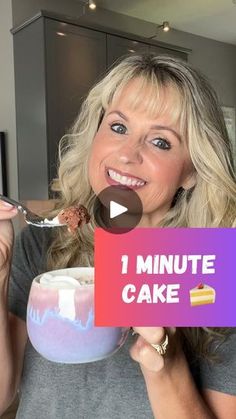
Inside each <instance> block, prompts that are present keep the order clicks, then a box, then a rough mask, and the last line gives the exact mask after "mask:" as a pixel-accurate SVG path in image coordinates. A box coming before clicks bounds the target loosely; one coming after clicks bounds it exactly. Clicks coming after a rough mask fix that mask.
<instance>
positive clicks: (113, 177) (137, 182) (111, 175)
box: [106, 169, 147, 189]
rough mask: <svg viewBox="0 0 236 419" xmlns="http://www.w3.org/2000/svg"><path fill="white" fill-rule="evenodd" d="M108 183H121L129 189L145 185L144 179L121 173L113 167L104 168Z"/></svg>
mask: <svg viewBox="0 0 236 419" xmlns="http://www.w3.org/2000/svg"><path fill="white" fill-rule="evenodd" d="M106 174H107V177H108V179H109V183H110V184H112V185H122V186H125V187H128V188H131V189H137V188H141V187H142V186H144V185H146V183H147V182H146V181H145V180H142V179H138V178H135V177H132V176H126V175H122V174H120V173H118V172H116V171H115V170H113V169H107V170H106Z"/></svg>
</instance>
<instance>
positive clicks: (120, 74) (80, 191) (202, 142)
mask: <svg viewBox="0 0 236 419" xmlns="http://www.w3.org/2000/svg"><path fill="white" fill-rule="evenodd" d="M137 78H138V79H139V80H140V87H139V89H138V90H137V92H136V93H135V96H132V98H127V100H129V101H130V106H131V107H132V108H133V109H136V108H137V107H138V106H140V104H141V103H142V104H143V103H145V106H146V108H147V112H148V113H149V114H150V115H155V116H156V115H158V113H162V112H165V110H166V109H169V108H170V106H172V108H171V114H172V116H173V120H178V121H179V122H180V130H181V134H182V135H183V136H184V138H185V139H186V141H187V144H188V149H189V153H190V157H191V160H192V163H193V166H194V168H195V174H196V184H195V186H194V187H193V188H191V189H190V190H182V189H181V191H176V196H175V197H174V199H173V205H172V207H171V208H170V210H169V211H168V213H167V214H166V216H165V218H164V219H163V220H162V221H161V222H160V224H159V225H158V226H157V227H235V226H236V205H235V204H236V202H235V201H236V182H235V180H236V179H235V172H234V166H233V157H232V149H231V144H230V141H229V138H228V134H227V131H226V127H225V123H224V118H223V114H222V111H221V108H220V105H219V102H218V100H217V97H216V94H215V93H214V91H213V90H212V88H211V87H210V85H209V83H208V81H207V80H206V79H205V77H203V76H202V75H201V74H200V73H199V72H198V71H196V70H194V69H193V68H192V67H191V66H190V65H189V64H188V63H186V62H183V61H181V60H179V59H176V58H172V57H168V56H154V55H151V54H148V55H131V56H128V57H126V58H125V59H123V60H122V61H121V62H120V63H118V64H117V65H115V66H114V67H113V68H112V69H111V70H110V71H109V72H108V73H107V75H106V76H105V77H104V78H103V79H102V80H101V81H100V82H99V83H97V84H96V85H95V86H94V87H93V88H92V89H91V91H90V92H89V94H88V96H87V98H86V100H85V101H84V103H83V105H82V107H81V110H80V113H79V115H78V117H77V119H76V120H75V122H74V125H73V127H72V129H71V132H70V133H68V134H67V135H66V136H64V137H63V138H62V140H61V142H60V146H59V167H58V179H56V181H54V183H53V185H52V190H53V191H56V192H57V198H58V200H57V203H56V206H55V209H54V211H52V212H51V213H50V214H47V215H48V216H54V215H55V214H57V213H58V211H59V210H60V209H62V208H65V207H68V206H71V205H74V204H76V203H78V202H79V203H81V204H83V205H84V206H85V207H86V208H87V209H88V211H89V213H90V214H91V222H90V223H89V224H88V225H86V226H84V227H83V229H79V230H78V232H77V235H75V236H73V235H71V234H70V233H68V231H67V230H66V229H65V230H64V229H58V230H57V231H56V233H54V236H53V240H52V243H51V246H50V248H49V250H48V259H47V264H48V269H59V268H64V267H68V266H93V253H94V228H95V220H94V217H93V209H94V203H95V194H94V192H93V190H92V188H91V186H90V183H89V178H88V160H89V155H90V150H91V145H92V143H93V139H94V136H95V134H96V132H97V130H98V128H99V125H100V123H101V120H102V118H103V115H104V113H105V112H106V110H107V108H108V107H109V105H111V103H112V102H113V101H114V99H116V98H117V97H118V96H119V95H121V94H122V90H123V89H124V88H125V87H126V86H127V84H128V83H129V82H131V81H132V80H134V79H137ZM166 88H168V89H172V92H173V93H176V94H174V98H175V102H174V106H173V104H172V105H171V104H169V103H166V102H165V100H164V97H165V96H164V95H163V94H162V93H163V91H164V90H165V89H166ZM147 89H148V95H147ZM144 101H145V102H144ZM227 330H228V329H227ZM227 330H226V329H217V328H215V329H212V328H209V329H208V328H206V329H202V328H182V329H181V333H182V335H183V337H184V339H185V341H186V343H187V346H191V347H192V348H193V349H194V351H195V352H196V353H201V354H207V348H209V343H210V342H211V340H212V339H214V338H215V337H216V336H219V335H225V334H226V332H227Z"/></svg>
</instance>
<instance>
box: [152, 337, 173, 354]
mask: <svg viewBox="0 0 236 419" xmlns="http://www.w3.org/2000/svg"><path fill="white" fill-rule="evenodd" d="M168 343H169V338H168V335H167V334H166V336H165V339H164V341H163V342H162V343H157V344H155V343H151V345H152V347H153V348H154V349H156V351H157V352H158V353H159V355H165V354H166V352H167V347H168Z"/></svg>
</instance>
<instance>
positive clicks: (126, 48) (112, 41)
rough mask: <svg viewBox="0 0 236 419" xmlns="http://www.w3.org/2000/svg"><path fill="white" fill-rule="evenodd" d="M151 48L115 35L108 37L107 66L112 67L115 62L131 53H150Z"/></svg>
mask: <svg viewBox="0 0 236 419" xmlns="http://www.w3.org/2000/svg"><path fill="white" fill-rule="evenodd" d="M148 50H149V46H148V44H145V43H143V42H139V41H132V40H131V39H127V38H122V37H120V36H115V35H107V64H108V67H110V66H111V65H112V64H113V63H114V62H115V61H117V60H118V59H119V58H121V57H123V56H124V55H127V54H130V53H135V52H137V53H141V52H148Z"/></svg>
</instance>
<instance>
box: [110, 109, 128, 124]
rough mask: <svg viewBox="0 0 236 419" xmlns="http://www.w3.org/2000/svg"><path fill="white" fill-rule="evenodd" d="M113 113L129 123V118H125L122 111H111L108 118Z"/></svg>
mask: <svg viewBox="0 0 236 419" xmlns="http://www.w3.org/2000/svg"><path fill="white" fill-rule="evenodd" d="M113 113H116V114H117V115H119V116H120V117H121V118H122V119H124V120H125V121H127V122H128V120H129V119H128V118H127V116H125V115H124V114H123V113H122V112H120V111H111V112H109V113H108V114H107V116H109V115H111V114H113Z"/></svg>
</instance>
